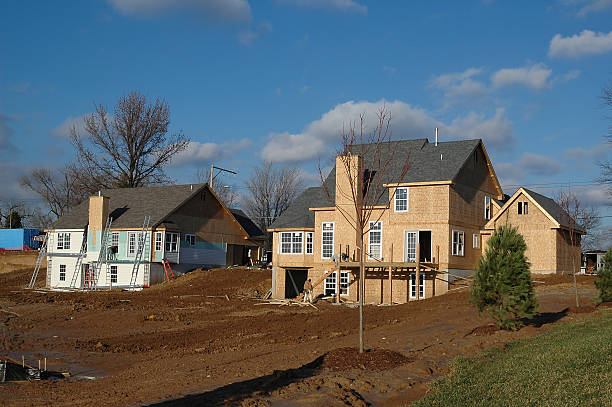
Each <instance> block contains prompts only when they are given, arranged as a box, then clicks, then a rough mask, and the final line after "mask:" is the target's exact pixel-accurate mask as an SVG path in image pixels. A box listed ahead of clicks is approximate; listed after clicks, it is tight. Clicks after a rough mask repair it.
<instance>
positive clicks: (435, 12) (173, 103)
mask: <svg viewBox="0 0 612 407" xmlns="http://www.w3.org/2000/svg"><path fill="white" fill-rule="evenodd" d="M2 8H3V10H2V13H0V61H1V62H0V158H1V161H0V171H1V172H2V173H3V176H4V177H3V178H4V184H5V187H4V188H3V191H2V192H1V195H0V198H4V199H8V198H23V199H33V196H32V195H31V194H30V193H28V192H27V191H23V190H21V188H20V187H19V185H18V182H17V179H18V177H19V175H21V174H23V173H25V172H27V171H28V170H30V169H32V168H34V167H37V166H45V167H58V166H61V165H62V164H63V163H65V162H67V161H69V160H71V158H72V148H71V146H70V144H69V143H68V141H67V137H66V134H67V129H68V127H69V126H70V125H71V124H73V123H77V124H78V123H79V122H80V120H81V117H82V116H83V115H84V114H87V113H89V112H91V111H92V105H93V103H94V102H96V103H103V104H105V105H107V106H109V107H111V106H112V105H113V104H114V103H115V102H116V101H117V99H118V98H119V97H120V96H121V95H124V94H126V93H127V92H130V91H132V90H138V91H140V92H143V93H144V94H146V95H148V96H149V97H152V98H155V97H160V98H164V99H165V100H166V101H167V102H168V103H169V105H170V107H171V110H172V116H171V119H172V129H173V131H177V130H182V131H183V132H184V133H185V135H186V136H187V137H189V138H190V139H191V141H192V144H191V145H190V147H189V150H188V151H187V152H185V153H184V154H183V155H182V156H180V157H178V158H177V160H176V161H175V163H174V164H173V166H172V168H170V171H169V172H170V174H171V175H172V176H173V177H174V178H175V179H176V180H177V181H178V182H185V183H188V182H194V181H195V178H194V174H195V173H196V171H197V169H198V168H202V167H206V166H209V165H210V163H211V162H214V163H215V164H216V165H219V166H222V167H226V168H231V169H234V170H237V171H238V172H239V174H238V175H237V176H234V177H232V178H228V182H229V183H231V184H233V185H237V186H242V183H243V181H244V180H245V179H246V178H247V177H248V175H249V170H250V168H251V167H252V166H253V165H257V164H258V163H260V162H261V161H262V160H263V159H268V160H272V161H275V162H279V163H280V164H287V165H297V166H299V167H300V168H302V169H303V170H304V175H305V178H306V180H307V182H309V183H311V184H313V183H315V182H316V179H317V178H318V176H317V172H316V165H317V162H318V159H319V158H321V159H322V160H323V161H324V162H326V160H328V159H329V157H330V156H331V155H332V153H333V151H334V149H335V147H336V146H337V143H338V140H339V136H338V135H339V132H340V130H341V128H342V125H343V123H346V122H348V121H350V120H354V119H355V118H356V117H357V116H358V115H359V114H360V113H365V114H366V119H368V118H369V119H371V120H372V121H373V120H374V119H375V111H376V109H377V108H378V107H379V106H380V104H381V103H382V102H386V103H387V106H388V107H389V108H390V110H391V113H392V115H393V121H392V129H393V135H394V138H419V137H429V138H430V140H431V139H432V137H433V134H434V128H435V127H439V128H440V138H441V140H442V141H444V140H454V139H462V138H482V139H483V140H484V143H485V146H486V148H487V150H488V152H489V155H490V156H491V158H492V161H493V165H494V168H495V169H496V171H497V173H498V176H499V177H500V180H501V182H502V185H503V186H504V189H505V192H507V193H512V192H514V190H515V189H516V188H515V186H516V185H518V184H520V185H526V186H530V187H533V189H536V190H539V191H540V192H542V193H544V194H546V195H549V196H550V195H554V194H555V193H556V189H558V188H559V186H560V185H567V184H569V183H572V189H573V190H574V191H575V192H578V193H579V194H580V196H581V197H582V198H583V200H584V201H585V202H586V203H592V204H597V205H604V204H607V203H608V202H609V196H608V195H606V193H605V191H604V189H603V188H602V187H601V186H599V185H596V184H595V183H593V180H594V179H595V178H596V177H597V176H598V175H599V167H598V164H597V163H598V161H600V160H602V159H605V158H607V157H609V155H610V146H608V145H607V144H606V143H605V142H604V138H603V136H604V135H605V134H606V132H607V128H608V125H609V124H610V121H609V120H606V119H605V115H606V111H605V109H604V107H603V105H602V102H601V100H600V99H599V95H600V93H601V87H602V86H604V85H606V83H608V81H610V80H612V0H559V1H550V2H534V1H512V2H510V1H501V0H497V1H496V0H488V1H481V0H474V1H461V2H457V1H446V2H444V1H430V2H403V1H366V0H261V1H254V0H98V1H86V2H84V1H61V2H49V1H20V2H8V3H7V4H3V6H2ZM603 211H604V213H603V214H604V215H606V214H608V213H609V211H608V209H607V208H603Z"/></svg>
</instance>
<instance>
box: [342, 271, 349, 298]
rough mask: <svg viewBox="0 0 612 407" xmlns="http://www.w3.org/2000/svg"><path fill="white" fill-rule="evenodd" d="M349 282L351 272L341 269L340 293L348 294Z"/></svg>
mask: <svg viewBox="0 0 612 407" xmlns="http://www.w3.org/2000/svg"><path fill="white" fill-rule="evenodd" d="M349 282H350V278H349V272H348V271H341V272H340V295H348V293H349V291H348V288H349Z"/></svg>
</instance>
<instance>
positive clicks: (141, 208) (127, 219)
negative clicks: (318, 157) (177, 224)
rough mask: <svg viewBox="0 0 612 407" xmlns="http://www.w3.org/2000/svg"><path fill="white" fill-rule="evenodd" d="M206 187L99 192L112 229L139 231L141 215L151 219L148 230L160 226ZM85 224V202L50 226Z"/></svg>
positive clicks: (129, 189) (172, 187)
mask: <svg viewBox="0 0 612 407" xmlns="http://www.w3.org/2000/svg"><path fill="white" fill-rule="evenodd" d="M205 185H206V184H193V185H169V186H155V187H142V188H117V189H105V190H102V191H101V192H102V195H103V196H107V197H109V198H110V202H109V205H110V214H109V216H111V217H112V218H113V225H112V228H135V229H140V228H141V227H142V221H143V219H144V217H145V215H150V216H151V223H150V225H151V226H154V225H156V224H157V223H159V222H161V221H162V220H163V219H164V218H165V217H166V216H168V215H169V214H170V213H171V212H172V211H173V210H174V209H176V208H177V207H178V206H179V205H180V204H182V203H183V202H184V201H186V200H187V199H188V198H189V197H190V196H191V195H194V194H196V193H197V192H198V191H199V190H200V189H201V188H203V187H204V186H205ZM88 221H89V199H86V200H85V201H84V202H81V203H80V204H79V205H77V206H76V207H75V208H73V209H72V210H71V211H70V212H69V213H68V214H66V215H64V216H62V217H61V218H59V219H58V220H57V222H55V224H54V225H53V228H54V229H82V228H84V227H85V226H86V225H87V223H88Z"/></svg>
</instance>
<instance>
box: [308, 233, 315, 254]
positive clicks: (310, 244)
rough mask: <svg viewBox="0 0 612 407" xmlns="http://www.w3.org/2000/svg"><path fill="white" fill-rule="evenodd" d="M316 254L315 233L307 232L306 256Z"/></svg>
mask: <svg viewBox="0 0 612 407" xmlns="http://www.w3.org/2000/svg"><path fill="white" fill-rule="evenodd" d="M313 253H314V232H306V254H313Z"/></svg>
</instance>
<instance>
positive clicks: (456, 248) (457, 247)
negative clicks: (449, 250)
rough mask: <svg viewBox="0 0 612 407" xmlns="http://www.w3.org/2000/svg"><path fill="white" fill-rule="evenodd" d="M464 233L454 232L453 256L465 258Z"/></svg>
mask: <svg viewBox="0 0 612 407" xmlns="http://www.w3.org/2000/svg"><path fill="white" fill-rule="evenodd" d="M464 237H465V236H464V233H463V232H462V231H460V230H453V256H463V242H464Z"/></svg>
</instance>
